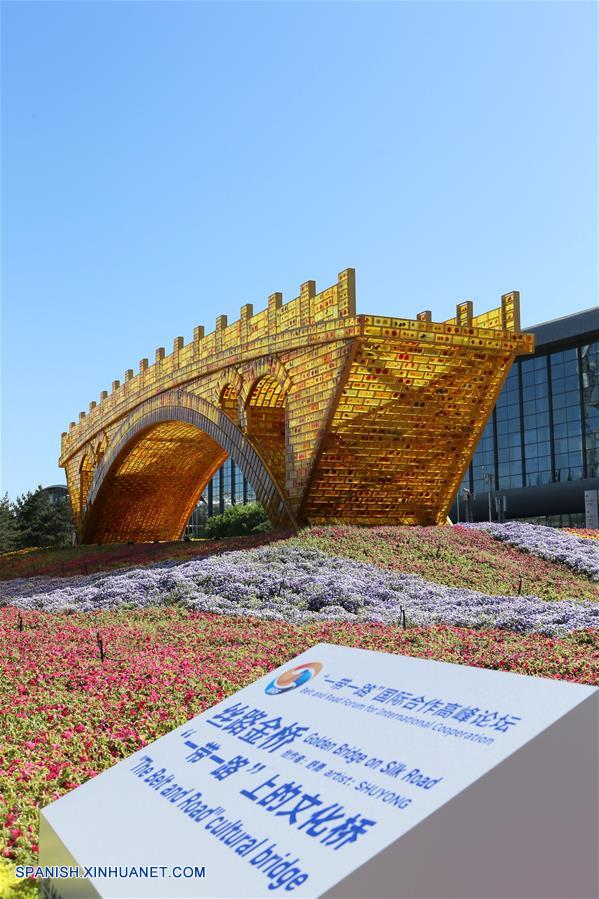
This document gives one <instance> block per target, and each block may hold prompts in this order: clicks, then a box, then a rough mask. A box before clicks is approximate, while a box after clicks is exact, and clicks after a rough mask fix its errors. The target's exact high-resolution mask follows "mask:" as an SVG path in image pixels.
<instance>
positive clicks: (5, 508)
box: [0, 493, 17, 553]
mask: <svg viewBox="0 0 599 899" xmlns="http://www.w3.org/2000/svg"><path fill="white" fill-rule="evenodd" d="M16 548H17V521H16V517H15V512H14V509H13V507H12V505H11V503H10V501H9V499H8V493H5V494H4V496H3V497H2V499H0V553H8V552H10V551H11V550H13V549H16Z"/></svg>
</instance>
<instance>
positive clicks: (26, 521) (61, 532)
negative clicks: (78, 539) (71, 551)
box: [15, 487, 73, 547]
mask: <svg viewBox="0 0 599 899" xmlns="http://www.w3.org/2000/svg"><path fill="white" fill-rule="evenodd" d="M15 515H16V523H17V530H18V543H19V546H21V547H25V546H68V545H69V544H70V543H71V541H72V533H73V520H72V516H71V506H70V503H69V501H68V500H59V501H58V502H55V503H53V502H52V501H51V499H50V497H49V495H48V493H47V492H46V491H45V490H44V489H43V488H42V487H38V488H37V490H35V491H34V492H33V493H32V492H31V491H29V492H28V493H25V494H24V495H23V496H20V497H18V499H17V501H16V503H15Z"/></svg>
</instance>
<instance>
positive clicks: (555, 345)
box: [450, 309, 599, 525]
mask: <svg viewBox="0 0 599 899" xmlns="http://www.w3.org/2000/svg"><path fill="white" fill-rule="evenodd" d="M527 330H529V331H530V332H532V333H534V334H535V354H534V355H533V356H522V357H519V358H518V359H516V361H515V362H514V365H513V366H512V369H511V370H510V373H509V375H508V377H507V380H506V382H505V384H504V386H503V389H502V391H501V394H500V396H499V398H498V400H497V404H496V406H495V408H494V410H493V413H492V415H491V417H490V419H489V421H488V423H487V426H486V428H485V430H484V433H483V435H482V437H481V439H480V441H479V443H478V446H477V448H476V451H475V453H474V456H473V459H472V462H471V464H470V466H469V468H468V470H467V472H466V474H465V477H464V479H463V482H462V485H461V487H460V491H459V508H458V502H456V503H454V507H453V509H452V513H450V514H452V518H453V520H457V519H458V518H459V520H464V519H468V518H472V519H473V520H475V521H478V520H481V519H486V518H488V517H489V507H490V515H491V517H492V518H493V519H494V520H497V519H498V518H503V517H507V518H523V519H527V520H537V521H540V522H543V521H546V522H547V523H548V524H558V525H569V524H572V525H584V490H585V489H597V486H598V485H599V310H598V309H592V310H588V311H586V312H580V313H577V314H575V315H571V316H566V317H565V318H563V319H558V320H556V321H552V322H546V323H545V324H542V325H537V326H536V327H533V328H529V329H527ZM489 499H490V500H491V502H489Z"/></svg>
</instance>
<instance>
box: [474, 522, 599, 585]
mask: <svg viewBox="0 0 599 899" xmlns="http://www.w3.org/2000/svg"><path fill="white" fill-rule="evenodd" d="M470 527H475V528H478V529H479V530H484V531H486V532H487V533H488V534H491V536H492V537H495V539H496V540H503V541H504V542H505V543H509V544H511V545H512V546H516V547H517V548H518V549H521V550H523V551H524V552H527V553H531V554H532V555H535V556H538V557H539V558H541V559H547V560H548V561H550V562H558V563H561V564H563V565H567V566H568V567H569V568H571V569H572V571H575V572H576V573H579V574H583V575H586V576H587V577H589V578H591V580H593V581H597V582H599V546H596V545H595V543H594V542H593V541H591V540H584V539H582V538H581V537H575V536H574V535H573V534H571V533H568V532H567V531H562V530H560V529H559V528H547V527H543V526H542V525H534V524H527V523H525V522H519V521H508V522H506V524H494V523H491V522H489V523H484V524H477V525H471V526H470Z"/></svg>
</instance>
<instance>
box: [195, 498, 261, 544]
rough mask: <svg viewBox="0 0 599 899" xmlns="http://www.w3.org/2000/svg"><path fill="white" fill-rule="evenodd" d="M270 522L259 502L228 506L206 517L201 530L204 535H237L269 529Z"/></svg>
mask: <svg viewBox="0 0 599 899" xmlns="http://www.w3.org/2000/svg"><path fill="white" fill-rule="evenodd" d="M270 529H271V528H270V523H269V521H268V518H267V517H266V512H265V511H264V509H263V507H262V506H261V504H260V503H247V504H246V505H238V506H229V508H228V509H227V510H226V511H225V512H223V514H222V515H214V516H213V517H212V518H208V520H207V521H206V524H205V525H204V527H203V529H202V531H201V532H200V533H201V534H202V536H204V537H210V538H212V537H237V536H240V535H242V534H258V533H260V532H261V531H270Z"/></svg>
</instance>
